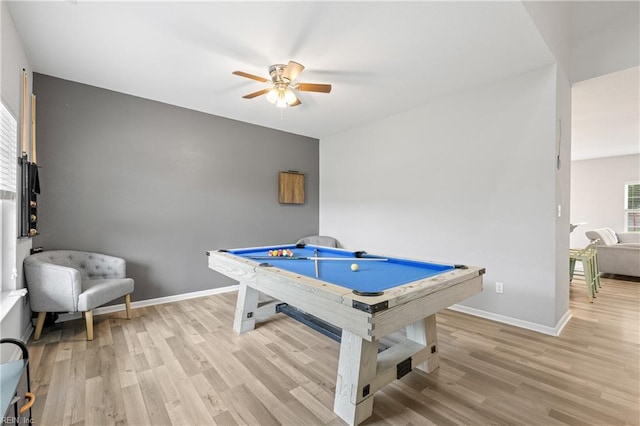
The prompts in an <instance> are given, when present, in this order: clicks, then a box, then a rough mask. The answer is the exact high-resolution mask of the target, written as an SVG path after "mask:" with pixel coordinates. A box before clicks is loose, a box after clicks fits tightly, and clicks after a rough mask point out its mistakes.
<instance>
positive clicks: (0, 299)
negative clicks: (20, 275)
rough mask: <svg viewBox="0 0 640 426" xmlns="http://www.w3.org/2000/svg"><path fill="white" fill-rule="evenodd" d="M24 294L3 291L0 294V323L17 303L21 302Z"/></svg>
mask: <svg viewBox="0 0 640 426" xmlns="http://www.w3.org/2000/svg"><path fill="white" fill-rule="evenodd" d="M26 294H27V293H26V292H25V293H24V294H22V292H17V293H16V292H14V291H3V292H0V322H1V321H2V320H3V319H4V317H6V316H7V315H8V314H9V312H11V310H12V309H13V307H14V306H16V305H17V304H18V302H19V301H23V300H24V297H25V296H26Z"/></svg>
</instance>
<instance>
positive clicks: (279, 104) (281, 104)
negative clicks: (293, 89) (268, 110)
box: [276, 89, 289, 108]
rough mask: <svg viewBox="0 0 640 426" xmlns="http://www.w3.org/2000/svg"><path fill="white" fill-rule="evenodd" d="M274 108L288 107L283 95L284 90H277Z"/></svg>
mask: <svg viewBox="0 0 640 426" xmlns="http://www.w3.org/2000/svg"><path fill="white" fill-rule="evenodd" d="M276 106H277V107H278V108H286V107H288V106H289V104H288V103H287V99H286V97H285V95H284V90H282V89H280V90H278V99H277V100H276Z"/></svg>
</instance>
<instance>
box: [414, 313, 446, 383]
mask: <svg viewBox="0 0 640 426" xmlns="http://www.w3.org/2000/svg"><path fill="white" fill-rule="evenodd" d="M406 332H407V339H409V340H412V341H414V342H416V343H420V344H421V345H425V346H427V347H431V351H430V355H429V358H427V360H426V361H425V362H423V363H420V364H418V365H416V366H415V368H419V369H420V370H422V371H425V372H427V373H431V372H432V371H433V370H435V369H436V368H438V366H439V365H440V364H439V355H438V334H437V330H436V314H433V315H429V316H428V317H426V318H425V319H423V320H420V321H416V322H414V323H413V324H409V325H408V326H407V327H406Z"/></svg>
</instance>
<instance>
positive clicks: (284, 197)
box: [278, 170, 304, 204]
mask: <svg viewBox="0 0 640 426" xmlns="http://www.w3.org/2000/svg"><path fill="white" fill-rule="evenodd" d="M278 188H279V191H278V194H279V195H278V202H280V203H281V204H304V174H303V173H300V172H296V171H293V170H289V171H286V172H280V174H279V176H278Z"/></svg>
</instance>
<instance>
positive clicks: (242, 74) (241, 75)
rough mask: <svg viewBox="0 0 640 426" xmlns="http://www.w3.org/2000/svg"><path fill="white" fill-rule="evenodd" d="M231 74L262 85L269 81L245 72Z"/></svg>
mask: <svg viewBox="0 0 640 426" xmlns="http://www.w3.org/2000/svg"><path fill="white" fill-rule="evenodd" d="M231 74H234V75H239V76H240V77H246V78H250V79H251V80H256V81H260V82H262V83H267V82H268V81H269V80H267V79H266V78H264V77H259V76H257V75H253V74H249V73H246V72H244V71H234V72H232V73H231Z"/></svg>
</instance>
